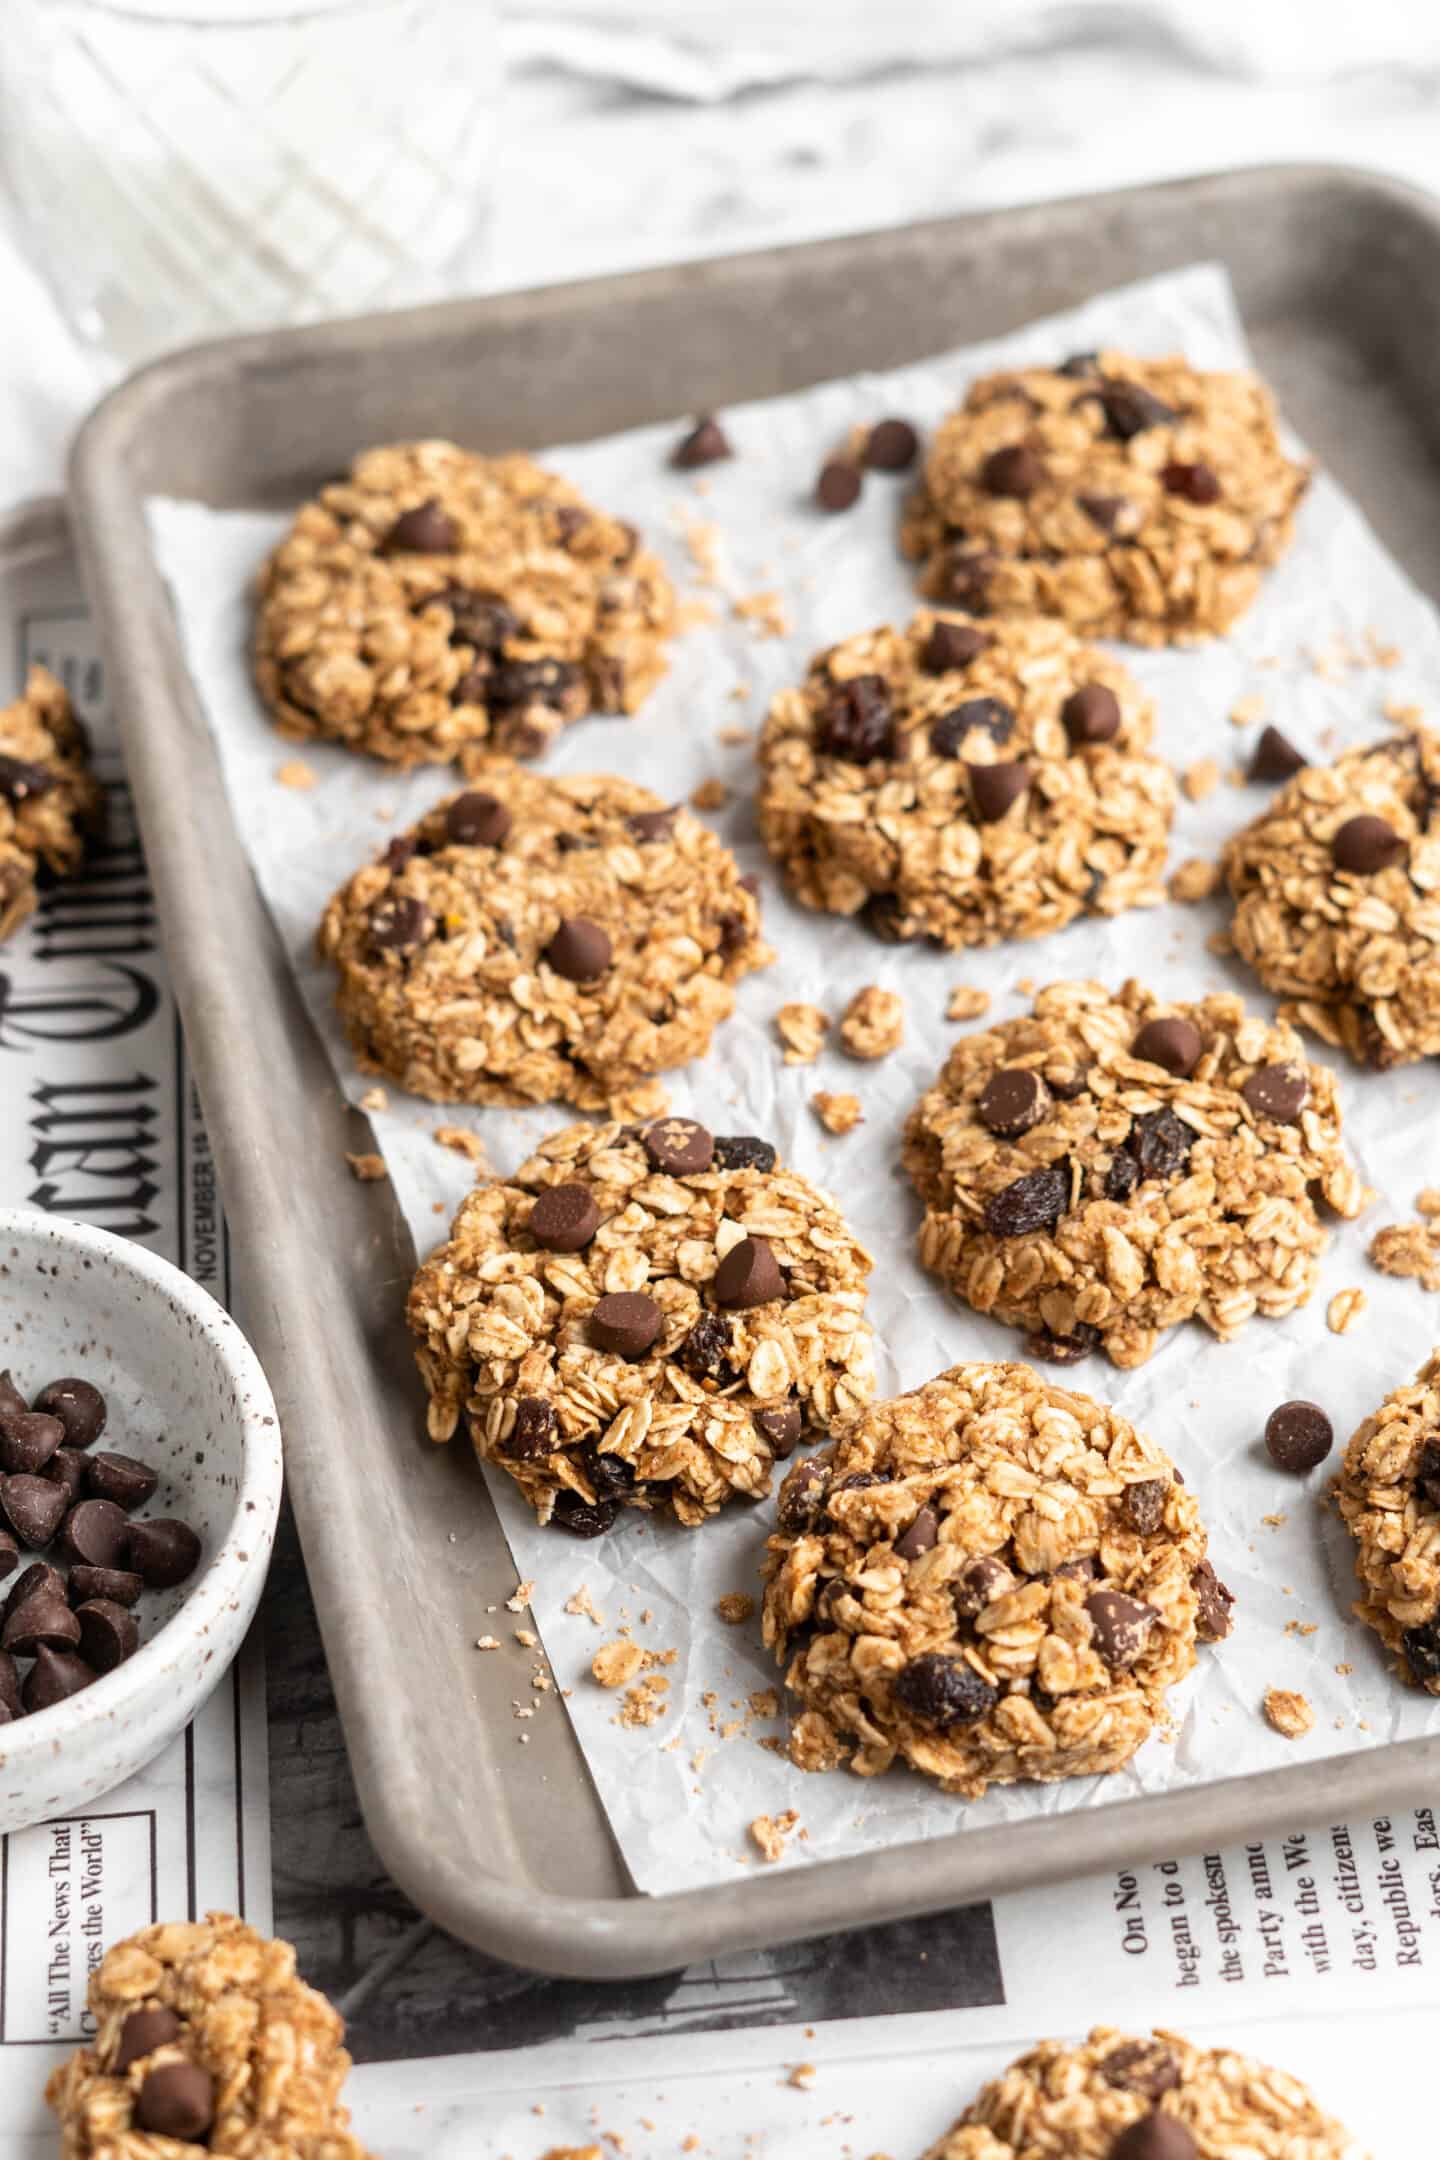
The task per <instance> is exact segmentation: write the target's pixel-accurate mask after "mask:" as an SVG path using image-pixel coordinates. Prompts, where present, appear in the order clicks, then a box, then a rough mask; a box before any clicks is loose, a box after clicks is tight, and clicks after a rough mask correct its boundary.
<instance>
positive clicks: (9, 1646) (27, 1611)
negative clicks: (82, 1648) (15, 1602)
mask: <svg viewBox="0 0 1440 2160" xmlns="http://www.w3.org/2000/svg"><path fill="white" fill-rule="evenodd" d="M42 1643H45V1644H46V1645H48V1647H49V1648H50V1649H51V1650H74V1649H77V1648H78V1647H79V1643H80V1622H79V1621H78V1620H77V1619H76V1617H75V1615H74V1613H73V1612H71V1610H70V1607H69V1606H68V1605H67V1604H66V1603H65V1600H64V1599H63V1598H60V1597H52V1596H50V1595H48V1594H47V1593H46V1592H45V1591H43V1590H42V1591H41V1592H40V1593H39V1594H38V1596H36V1597H32V1598H27V1599H26V1600H25V1603H24V1604H23V1605H19V1606H17V1607H16V1609H15V1611H14V1612H13V1613H11V1615H10V1617H9V1619H8V1620H7V1621H6V1622H5V1626H4V1629H3V1631H0V1649H5V1650H8V1651H9V1652H10V1654H11V1656H12V1657H34V1655H35V1653H36V1651H37V1650H38V1649H39V1648H40V1645H41V1644H42Z"/></svg>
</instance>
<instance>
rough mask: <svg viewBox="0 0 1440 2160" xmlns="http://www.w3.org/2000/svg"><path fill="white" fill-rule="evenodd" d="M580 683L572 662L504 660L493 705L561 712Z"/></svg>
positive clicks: (494, 679) (494, 682)
mask: <svg viewBox="0 0 1440 2160" xmlns="http://www.w3.org/2000/svg"><path fill="white" fill-rule="evenodd" d="M579 680H580V670H579V668H578V667H576V666H575V664H574V662H573V661H570V660H502V661H501V662H500V664H499V665H498V666H497V667H496V669H495V671H494V673H493V674H492V675H491V677H490V703H491V704H492V705H493V706H496V707H498V708H500V709H502V710H505V711H508V710H510V709H511V708H512V707H514V706H518V705H548V706H551V707H553V708H554V709H555V710H557V711H558V710H559V708H560V707H561V706H562V705H563V704H564V702H565V698H566V695H567V693H568V692H569V691H571V690H573V689H574V688H575V685H576V684H577V683H578V682H579ZM541 741H542V742H543V737H542V738H541ZM535 747H536V748H539V747H540V744H538V743H537V744H536V745H535ZM526 754H527V755H530V754H533V753H531V752H530V751H529V750H527V752H526Z"/></svg>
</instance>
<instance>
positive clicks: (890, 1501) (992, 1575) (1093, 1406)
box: [764, 1365, 1230, 1799]
mask: <svg viewBox="0 0 1440 2160" xmlns="http://www.w3.org/2000/svg"><path fill="white" fill-rule="evenodd" d="M778 1515H779V1523H780V1528H779V1531H778V1532H777V1534H776V1535H775V1536H774V1537H772V1538H771V1539H770V1540H769V1544H768V1547H767V1558H766V1590H765V1612H764V1628H765V1640H766V1642H767V1643H768V1644H769V1645H770V1647H771V1648H772V1649H773V1650H774V1652H775V1654H776V1656H777V1658H778V1659H779V1661H780V1662H781V1664H782V1665H784V1664H785V1663H786V1660H787V1657H788V1658H789V1664H788V1668H787V1670H786V1674H785V1684H786V1686H787V1687H788V1688H790V1689H791V1690H792V1691H793V1692H794V1694H796V1695H797V1696H798V1697H799V1698H800V1701H801V1703H802V1704H803V1706H804V1707H803V1711H802V1714H801V1715H800V1716H799V1717H798V1718H797V1719H796V1721H795V1725H794V1727H793V1730H792V1733H791V1740H790V1754H791V1758H792V1760H793V1761H794V1762H795V1763H797V1764H798V1766H799V1767H800V1768H801V1769H802V1770H826V1769H832V1768H835V1767H836V1766H837V1765H838V1764H839V1763H840V1762H842V1761H844V1760H846V1759H847V1758H848V1760H849V1766H850V1768H851V1769H852V1770H855V1771H857V1772H858V1773H859V1774H860V1775H861V1776H862V1777H873V1776H875V1775H876V1774H877V1773H879V1772H880V1771H882V1770H888V1769H889V1767H890V1765H891V1764H892V1763H893V1762H894V1761H895V1759H896V1757H897V1756H898V1757H901V1758H902V1759H903V1760H904V1761H905V1762H907V1763H909V1764H910V1765H911V1767H912V1768H913V1769H916V1770H920V1771H923V1772H924V1773H925V1775H926V1776H927V1777H933V1778H936V1779H938V1781H939V1783H940V1785H941V1787H942V1788H943V1789H944V1790H945V1791H946V1792H954V1793H962V1794H964V1795H965V1797H966V1798H967V1799H976V1798H978V1797H979V1795H980V1794H981V1793H983V1792H984V1791H985V1790H986V1788H987V1787H988V1786H990V1785H1009V1784H1013V1783H1014V1782H1015V1781H1016V1780H1017V1779H1022V1778H1025V1779H1039V1780H1041V1781H1043V1782H1046V1783H1049V1782H1051V1781H1053V1780H1054V1779H1057V1778H1068V1777H1085V1776H1088V1775H1090V1774H1091V1773H1092V1772H1095V1771H1104V1770H1118V1769H1119V1768H1120V1767H1121V1765H1122V1764H1124V1763H1127V1762H1128V1761H1129V1760H1130V1758H1131V1756H1132V1755H1133V1754H1134V1753H1135V1751H1136V1749H1137V1748H1138V1747H1140V1745H1141V1744H1142V1743H1143V1742H1144V1741H1145V1740H1147V1739H1148V1738H1149V1736H1150V1734H1151V1733H1152V1731H1153V1730H1154V1729H1155V1726H1156V1724H1157V1723H1158V1722H1159V1720H1160V1719H1161V1717H1162V1716H1163V1714H1164V1710H1165V1696H1166V1691H1167V1689H1169V1688H1172V1687H1174V1686H1175V1684H1176V1683H1177V1681H1180V1680H1183V1679H1184V1678H1185V1675H1186V1674H1187V1673H1188V1672H1189V1671H1190V1668H1191V1667H1192V1665H1193V1664H1194V1662H1195V1643H1196V1638H1197V1633H1199V1632H1201V1631H1202V1630H1203V1633H1204V1634H1205V1635H1206V1636H1207V1637H1209V1638H1215V1637H1218V1636H1220V1635H1223V1634H1225V1633H1228V1631H1229V1621H1228V1617H1227V1613H1228V1606H1229V1602H1230V1598H1229V1592H1228V1591H1226V1590H1224V1588H1223V1586H1222V1585H1221V1584H1220V1583H1219V1582H1218V1580H1217V1579H1216V1577H1215V1574H1214V1570H1213V1569H1212V1568H1211V1567H1210V1565H1209V1562H1208V1561H1207V1560H1206V1557H1205V1549H1206V1540H1205V1532H1204V1529H1203V1528H1202V1526H1201V1522H1200V1510H1199V1506H1198V1504H1197V1502H1196V1499H1195V1496H1194V1494H1193V1493H1190V1492H1187V1491H1186V1489H1185V1487H1184V1486H1183V1485H1182V1484H1181V1483H1180V1482H1179V1480H1178V1478H1177V1477H1176V1474H1175V1468H1174V1465H1173V1464H1172V1462H1171V1461H1170V1458H1169V1457H1168V1456H1167V1455H1165V1454H1163V1453H1162V1452H1161V1450H1160V1449H1159V1448H1158V1447H1157V1446H1156V1445H1155V1444H1154V1442H1153V1441H1151V1440H1147V1439H1146V1438H1145V1436H1144V1434H1143V1433H1138V1432H1136V1431H1135V1429H1134V1427H1133V1426H1131V1425H1128V1424H1127V1423H1126V1421H1125V1419H1124V1418H1122V1417H1121V1416H1120V1415H1119V1414H1118V1412H1116V1411H1113V1410H1109V1409H1106V1408H1105V1406H1104V1405H1103V1404H1101V1403H1097V1402H1092V1401H1091V1400H1090V1398H1089V1397H1088V1396H1086V1395H1075V1394H1072V1393H1071V1392H1070V1390H1069V1389H1067V1388H1064V1387H1062V1386H1061V1385H1060V1384H1059V1383H1058V1382H1057V1381H1054V1380H1047V1379H1045V1378H1043V1377H1042V1376H1041V1375H1040V1374H1038V1373H1035V1372H1032V1371H1031V1370H1030V1368H1029V1367H1028V1366H1025V1365H955V1366H952V1367H951V1369H950V1371H949V1372H943V1373H941V1374H939V1375H938V1376H937V1378H935V1379H934V1380H931V1381H928V1382H927V1383H926V1385H925V1386H924V1387H921V1388H916V1389H915V1390H914V1391H913V1392H912V1393H911V1394H909V1395H900V1396H896V1397H894V1398H893V1399H891V1400H890V1401H886V1402H877V1403H872V1404H871V1405H870V1406H869V1408H868V1409H864V1410H861V1411H859V1412H857V1413H856V1414H855V1415H854V1416H853V1417H849V1418H846V1419H844V1420H843V1421H842V1422H841V1424H840V1425H839V1426H838V1428H837V1430H836V1434H835V1437H834V1439H833V1440H832V1442H831V1444H830V1446H829V1447H827V1448H826V1449H824V1450H823V1451H822V1452H821V1453H820V1454H819V1455H817V1456H811V1457H809V1458H808V1459H806V1460H805V1461H803V1462H799V1463H797V1464H796V1465H795V1467H794V1468H793V1469H792V1470H791V1471H790V1472H789V1474H788V1475H787V1477H786V1479H785V1482H784V1484H783V1485H782V1487H781V1489H780V1499H779V1508H778ZM1197 1623H1198V1624H1197ZM797 1639H798V1641H799V1645H800V1646H799V1648H798V1649H796V1648H794V1644H795V1642H796V1640H797ZM792 1651H793V1655H792V1654H791V1653H792Z"/></svg>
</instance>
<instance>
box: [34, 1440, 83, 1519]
mask: <svg viewBox="0 0 1440 2160" xmlns="http://www.w3.org/2000/svg"><path fill="white" fill-rule="evenodd" d="M40 1475H41V1477H43V1478H44V1479H45V1480H46V1481H47V1483H49V1484H51V1485H58V1486H59V1487H60V1490H61V1491H62V1492H63V1493H64V1495H65V1505H66V1506H67V1507H73V1506H74V1505H75V1502H76V1501H77V1500H78V1499H79V1498H80V1495H81V1493H82V1492H83V1491H84V1490H85V1457H84V1456H83V1455H82V1454H81V1452H80V1450H79V1448H73V1447H62V1448H56V1450H55V1453H54V1454H53V1455H52V1456H51V1458H50V1460H49V1462H48V1463H46V1465H45V1468H44V1469H43V1470H42V1471H41V1473H40Z"/></svg>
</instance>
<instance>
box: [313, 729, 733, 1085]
mask: <svg viewBox="0 0 1440 2160" xmlns="http://www.w3.org/2000/svg"><path fill="white" fill-rule="evenodd" d="M474 779H475V782H476V785H475V786H474V787H473V788H470V789H467V790H466V791H465V793H463V794H460V795H453V796H450V797H448V798H447V799H446V800H445V801H443V802H440V803H437V804H436V806H435V808H434V809H433V810H431V811H430V812H429V813H428V814H427V815H426V816H425V817H424V818H422V819H421V821H420V823H419V824H418V825H412V826H411V828H410V830H409V831H408V832H405V833H402V834H400V835H398V836H397V837H396V838H395V839H393V840H392V841H391V842H390V844H389V846H388V847H387V848H386V850H385V852H384V854H383V855H382V856H381V857H380V859H379V860H378V861H377V862H373V863H370V864H368V865H367V867H366V868H365V869H363V870H359V871H357V872H356V874H355V876H354V877H352V878H351V879H350V882H349V883H348V884H347V885H345V886H343V887H342V888H341V890H340V891H339V892H338V893H336V895H335V897H334V898H333V899H332V901H331V902H330V905H329V907H328V908H327V909H326V911H325V916H324V920H323V921H322V923H321V925H320V931H319V938H318V944H319V949H320V952H321V954H322V956H323V957H324V958H326V959H327V960H331V961H333V962H334V964H335V966H336V968H337V969H338V970H339V976H340V983H339V989H338V992H337V1003H338V1005H339V1008H340V1014H341V1017H342V1018H343V1020H344V1022H345V1026H346V1028H347V1030H348V1032H349V1035H350V1040H351V1042H352V1044H353V1045H354V1048H355V1054H356V1057H357V1059H358V1060H359V1062H360V1064H361V1066H362V1067H363V1068H364V1070H365V1071H367V1072H379V1073H385V1074H387V1075H388V1076H389V1077H390V1078H391V1079H392V1080H395V1081H398V1082H399V1084H400V1085H401V1086H402V1087H405V1088H408V1089H410V1091H411V1092H412V1093H413V1094H416V1095H427V1096H429V1097H430V1099H431V1100H432V1101H434V1102H473V1103H525V1102H572V1103H576V1104H578V1105H579V1106H580V1108H581V1109H584V1110H598V1109H603V1108H604V1107H605V1106H606V1105H607V1104H608V1103H609V1102H610V1101H611V1100H612V1099H613V1098H614V1097H615V1096H616V1095H617V1094H618V1093H619V1092H620V1091H621V1090H623V1089H625V1088H628V1087H632V1086H634V1085H635V1083H636V1082H637V1081H639V1080H642V1079H645V1078H647V1077H649V1076H650V1075H652V1074H655V1073H658V1072H664V1071H667V1070H668V1069H669V1068H670V1067H672V1066H675V1065H684V1064H686V1063H687V1062H688V1061H689V1060H690V1059H691V1058H696V1057H700V1056H702V1055H703V1054H704V1052H705V1051H706V1049H707V1048H708V1047H709V1043H710V1038H711V1035H712V1034H713V1033H714V1030H715V1028H716V1026H717V1025H718V1023H719V1022H720V1021H722V1020H724V1019H727V1018H728V1017H729V1015H730V1013H731V1011H732V1010H733V1008H734V1004H735V985H736V984H737V983H738V982H739V981H740V980H741V979H742V977H744V976H745V975H748V974H749V973H750V972H751V971H752V970H753V969H755V968H759V967H764V966H765V965H766V964H767V963H768V962H769V961H770V960H771V959H772V958H773V957H774V955H773V954H772V953H771V951H770V948H769V947H768V946H767V945H766V944H765V943H764V941H763V939H762V938H761V935H760V909H759V903H758V901H757V900H756V897H755V891H754V885H753V881H752V880H749V879H744V878H742V877H741V875H740V873H739V871H738V870H737V869H736V866H735V862H734V858H733V857H732V856H731V854H730V852H729V850H728V849H727V848H725V847H722V845H721V843H720V842H719V841H718V840H717V839H716V837H715V835H714V834H713V833H712V832H711V831H710V829H709V827H708V826H706V825H703V824H702V823H701V822H700V820H699V819H698V818H697V817H695V816H694V815H693V814H692V812H690V811H689V810H687V809H685V808H684V807H683V806H680V805H675V806H671V807H668V808H667V807H666V805H665V804H663V803H662V802H661V801H660V798H659V797H658V796H656V795H652V794H651V793H650V791H649V789H648V788H643V787H637V786H636V785H635V784H634V782H633V781H629V780H618V779H615V778H613V777H611V776H609V775H605V774H598V775H597V774H581V775H578V776H575V775H571V776H568V777H566V778H564V779H554V780H551V779H542V778H541V776H540V775H539V774H538V773H532V772H527V771H526V770H525V769H524V768H523V767H521V766H517V765H516V764H515V763H514V762H513V761H512V760H511V759H508V758H490V759H487V760H485V761H484V763H483V764H481V765H478V766H477V767H476V770H475V773H474Z"/></svg>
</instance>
